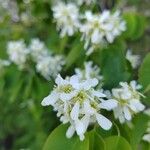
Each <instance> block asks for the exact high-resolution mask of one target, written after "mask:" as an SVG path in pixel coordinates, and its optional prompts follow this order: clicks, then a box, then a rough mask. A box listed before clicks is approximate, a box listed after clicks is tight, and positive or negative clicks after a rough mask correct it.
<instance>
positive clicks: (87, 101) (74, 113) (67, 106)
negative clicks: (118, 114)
mask: <svg viewBox="0 0 150 150" xmlns="http://www.w3.org/2000/svg"><path fill="white" fill-rule="evenodd" d="M55 83H56V86H55V88H54V89H53V91H52V92H51V93H50V95H49V96H47V97H46V98H44V100H43V101H42V105H43V106H47V105H51V106H53V108H54V110H55V111H57V116H58V117H60V121H61V122H63V123H64V124H66V123H68V122H69V123H70V127H69V128H68V130H67V132H66V136H67V137H68V138H71V137H72V136H73V134H74V133H75V132H76V133H77V135H78V136H79V137H80V140H83V139H84V134H85V132H86V130H87V128H88V126H89V125H90V124H92V123H96V122H98V124H99V125H100V126H101V127H102V128H103V129H105V130H109V129H110V128H111V126H112V123H111V121H110V120H108V119H107V118H106V117H105V116H103V115H102V114H101V109H106V110H111V109H113V108H114V107H116V106H117V101H116V100H111V99H110V100H104V99H103V97H105V95H104V94H103V93H102V92H100V91H96V90H94V88H95V86H96V85H97V84H98V80H97V79H96V78H93V79H88V80H84V81H81V80H80V79H79V78H78V76H76V75H74V76H72V77H70V78H69V77H68V78H67V79H63V78H62V77H61V76H60V75H58V77H57V78H56V80H55Z"/></svg>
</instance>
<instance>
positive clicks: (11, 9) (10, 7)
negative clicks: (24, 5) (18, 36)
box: [0, 0, 20, 22]
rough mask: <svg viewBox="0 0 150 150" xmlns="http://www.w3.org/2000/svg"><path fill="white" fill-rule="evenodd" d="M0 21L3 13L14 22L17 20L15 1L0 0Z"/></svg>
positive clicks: (17, 13)
mask: <svg viewBox="0 0 150 150" xmlns="http://www.w3.org/2000/svg"><path fill="white" fill-rule="evenodd" d="M0 11H1V15H0V22H1V21H3V19H4V17H5V16H4V15H9V16H10V17H11V20H12V21H14V22H17V21H19V19H20V18H19V10H18V6H17V2H16V1H12V0H0Z"/></svg>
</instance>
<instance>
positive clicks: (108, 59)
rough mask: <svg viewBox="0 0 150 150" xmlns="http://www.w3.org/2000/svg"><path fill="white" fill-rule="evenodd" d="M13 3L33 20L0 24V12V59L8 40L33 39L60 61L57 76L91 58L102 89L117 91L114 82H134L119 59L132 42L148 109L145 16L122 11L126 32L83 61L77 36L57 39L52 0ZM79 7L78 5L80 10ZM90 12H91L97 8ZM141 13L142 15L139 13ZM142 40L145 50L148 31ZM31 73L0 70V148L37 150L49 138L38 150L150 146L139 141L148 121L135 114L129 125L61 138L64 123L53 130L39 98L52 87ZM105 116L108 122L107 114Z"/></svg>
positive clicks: (149, 58)
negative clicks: (82, 137)
mask: <svg viewBox="0 0 150 150" xmlns="http://www.w3.org/2000/svg"><path fill="white" fill-rule="evenodd" d="M118 1H119V0H118ZM120 1H121V0H120ZM17 2H18V6H19V14H21V13H22V12H24V11H26V10H27V11H29V13H30V14H31V16H32V17H33V18H30V21H29V22H28V23H25V22H22V21H19V22H14V21H12V20H11V18H10V17H9V16H8V15H6V16H4V21H3V22H1V16H3V15H5V14H4V13H5V12H4V11H1V10H0V12H3V13H0V58H2V59H7V57H8V56H7V52H6V44H7V42H8V41H10V40H18V39H24V40H25V42H26V43H29V42H30V41H31V39H32V38H34V37H38V38H40V39H41V40H43V41H44V42H45V43H46V45H47V47H48V48H50V50H51V51H53V52H54V53H56V54H63V55H64V56H65V57H66V66H65V67H64V68H63V72H62V74H63V75H64V74H65V76H66V75H70V74H72V73H73V70H74V67H75V66H78V67H80V68H81V66H83V62H84V61H85V60H89V59H91V60H92V61H94V62H95V63H96V64H97V65H98V66H99V67H100V69H101V73H102V75H103V77H104V87H105V88H106V89H110V90H111V89H112V88H113V87H117V86H118V83H119V82H120V81H129V80H130V79H137V72H136V71H134V70H132V69H131V66H129V64H128V62H127V61H126V58H125V54H126V49H127V48H128V46H129V47H134V44H137V45H138V46H137V49H138V48H139V49H142V50H143V51H142V52H141V51H137V54H140V55H141V57H142V56H145V58H144V60H143V63H142V65H141V67H140V69H139V75H138V76H139V82H140V84H141V85H142V86H143V90H144V94H145V95H146V96H147V97H146V98H145V99H144V100H143V101H144V102H145V104H147V105H146V107H149V106H150V53H147V52H148V51H149V47H148V48H145V47H144V48H145V49H144V48H143V45H144V44H145V40H144V39H145V38H144V37H145V34H144V31H145V28H146V25H147V23H148V22H150V21H149V20H148V19H149V18H148V19H147V18H146V17H145V16H144V15H142V14H140V13H135V12H134V13H133V12H130V11H128V12H125V13H124V19H125V20H126V23H127V31H125V32H124V33H123V35H122V36H120V37H118V39H116V40H115V42H114V43H112V44H110V45H108V46H107V47H106V48H104V49H103V48H101V49H98V50H97V52H95V54H93V55H92V56H91V57H86V56H85V51H84V49H83V43H82V42H81V41H80V37H81V35H79V34H77V35H75V36H74V37H71V38H69V37H65V38H63V39H61V38H60V37H59V33H58V32H57V31H56V24H55V23H53V18H52V12H51V10H50V7H51V3H52V2H53V1H49V0H43V1H42V0H33V1H31V3H30V5H28V4H25V3H24V2H23V1H20V0H17ZM128 3H129V4H134V5H135V4H136V7H137V8H138V7H139V6H141V5H143V4H144V2H143V1H140V0H132V1H128ZM146 5H147V3H146ZM149 6H150V5H147V6H145V7H149ZM90 7H91V8H92V6H90ZM124 7H126V6H124ZM127 7H128V6H127ZM84 9H85V8H84V7H83V10H82V11H84ZM92 9H93V11H95V10H97V9H98V7H97V6H96V7H94V8H92ZM143 10H144V9H143ZM144 13H145V14H146V12H145V10H144ZM144 13H143V14H144ZM147 26H149V25H147ZM141 39H143V41H144V42H143V41H142V43H144V44H143V45H142V46H141V44H140V43H141ZM147 41H148V43H147V45H148V46H149V33H148V40H147ZM135 42H137V43H135ZM135 51H136V49H135ZM141 59H142V58H141ZM34 70H35V68H27V70H24V71H20V70H18V68H17V66H15V65H11V66H10V67H8V68H4V69H3V70H0V149H2V150H7V149H11V150H16V149H31V150H41V149H42V147H43V145H44V142H45V140H46V138H47V136H48V134H50V135H49V137H48V139H47V141H46V143H45V145H44V148H43V150H63V149H64V150H76V149H77V150H120V149H122V150H131V149H133V150H136V149H138V147H139V148H141V150H150V144H148V143H146V142H143V141H142V136H143V134H144V132H145V130H146V125H147V121H148V120H149V118H148V117H147V116H145V115H143V114H139V115H137V116H135V119H134V120H133V122H131V127H129V126H128V124H125V125H121V124H119V123H118V122H113V127H112V129H111V130H109V131H104V130H102V129H101V128H99V127H97V126H96V127H95V128H94V129H93V130H91V131H88V133H87V134H86V138H85V140H84V141H83V142H81V141H80V140H79V137H78V136H77V135H74V136H73V138H71V139H67V138H66V137H65V134H66V130H67V127H68V125H60V126H58V125H59V121H58V119H57V118H56V114H55V112H53V110H52V108H50V107H47V108H42V106H41V101H42V99H43V98H44V97H45V96H47V95H48V93H49V92H50V91H51V90H52V88H53V87H54V80H53V79H51V81H50V82H47V81H46V80H45V79H43V77H42V76H40V75H39V74H37V73H36V72H35V71H34ZM134 77H135V78H134ZM147 102H148V103H147ZM108 116H109V118H111V119H112V120H113V119H114V118H113V116H112V114H111V113H110V114H108ZM57 126H58V127H57ZM56 127H57V128H56ZM55 128H56V129H55ZM53 129H54V130H53Z"/></svg>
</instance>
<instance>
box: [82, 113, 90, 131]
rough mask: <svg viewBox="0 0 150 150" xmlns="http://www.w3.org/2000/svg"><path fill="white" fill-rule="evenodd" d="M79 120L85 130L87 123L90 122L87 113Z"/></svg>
mask: <svg viewBox="0 0 150 150" xmlns="http://www.w3.org/2000/svg"><path fill="white" fill-rule="evenodd" d="M81 121H82V122H83V124H84V126H85V132H86V130H87V128H88V126H89V123H90V116H89V115H85V116H84V117H83V118H82V119H81Z"/></svg>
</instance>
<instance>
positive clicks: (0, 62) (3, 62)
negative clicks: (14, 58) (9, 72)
mask: <svg viewBox="0 0 150 150" xmlns="http://www.w3.org/2000/svg"><path fill="white" fill-rule="evenodd" d="M9 65H10V61H8V60H3V59H0V69H2V68H3V67H7V66H9Z"/></svg>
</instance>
